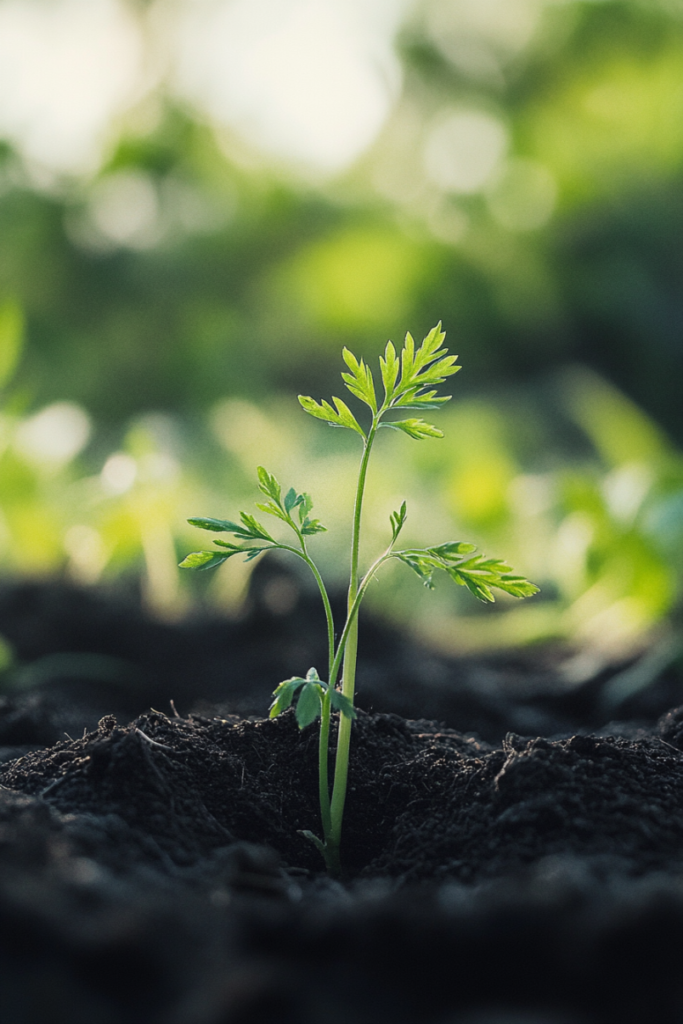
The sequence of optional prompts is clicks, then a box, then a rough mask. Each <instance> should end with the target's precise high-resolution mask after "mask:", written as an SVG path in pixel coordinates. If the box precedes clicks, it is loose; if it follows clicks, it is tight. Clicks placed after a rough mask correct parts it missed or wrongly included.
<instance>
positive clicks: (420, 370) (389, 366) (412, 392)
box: [299, 323, 460, 441]
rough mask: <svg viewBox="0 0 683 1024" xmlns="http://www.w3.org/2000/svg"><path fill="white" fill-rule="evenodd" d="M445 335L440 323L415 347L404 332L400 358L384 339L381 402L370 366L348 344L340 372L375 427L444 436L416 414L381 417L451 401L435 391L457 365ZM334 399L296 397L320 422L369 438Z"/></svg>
mask: <svg viewBox="0 0 683 1024" xmlns="http://www.w3.org/2000/svg"><path fill="white" fill-rule="evenodd" d="M445 337H446V335H445V334H444V332H443V331H442V330H441V324H440V323H439V324H437V326H436V327H434V328H433V329H432V330H431V331H430V332H429V334H428V335H427V337H426V338H425V339H424V341H423V342H422V344H421V345H420V347H419V348H418V349H416V348H415V342H414V341H413V338H412V335H411V334H410V333H408V334H406V337H405V342H404V347H403V351H402V352H401V355H400V357H399V356H398V355H397V353H396V349H395V348H394V345H393V344H392V342H390V341H389V342H387V346H386V348H385V350H384V355H383V356H380V359H379V363H380V373H381V378H382V386H383V390H384V397H383V400H382V402H381V404H378V398H377V392H376V389H375V380H374V378H373V375H372V371H371V370H370V367H369V366H368V365H367V364H366V363H365V362H364V360H363V359H357V358H356V356H355V355H354V354H353V352H350V351H349V349H348V348H345V349H344V350H343V352H342V356H343V359H344V362H345V363H346V366H347V368H348V369H347V371H345V372H343V373H342V380H343V381H344V385H345V387H346V388H347V390H348V391H349V392H350V393H351V394H352V395H353V396H354V397H355V398H358V399H360V401H361V402H363V403H364V404H365V405H367V406H368V408H369V409H370V411H371V412H372V417H373V426H382V427H391V428H392V430H401V431H403V433H404V434H407V435H408V436H409V437H412V438H415V440H418V441H419V440H422V439H423V438H426V437H443V431H441V430H439V429H438V428H437V427H435V426H433V424H431V423H427V422H426V421H425V420H423V419H421V418H419V417H409V418H408V419H399V420H383V417H384V416H385V415H386V413H388V412H391V411H393V410H401V411H403V410H416V411H420V412H421V411H424V410H430V409H438V408H439V407H440V406H442V405H444V404H445V403H446V402H448V401H450V398H451V396H450V395H441V396H439V395H437V393H436V390H435V388H436V387H437V386H438V385H439V384H442V383H443V382H444V381H445V380H446V378H447V377H450V376H451V375H452V374H454V373H457V372H458V370H459V369H460V366H458V365H456V361H457V358H458V357H457V356H452V355H448V350H447V349H446V348H443V347H442V345H443V341H444V338H445ZM332 401H333V403H334V407H333V406H332V405H330V403H329V402H327V401H325V400H323V401H322V402H317V401H316V400H315V399H314V398H311V397H309V396H307V395H299V402H300V403H301V406H302V408H303V409H304V410H305V411H306V412H307V413H309V414H310V415H311V416H315V417H316V419H320V420H324V421H325V422H326V423H328V424H329V425H330V426H333V427H346V428H347V429H349V430H354V431H355V432H356V433H357V434H360V435H361V437H363V438H365V439H367V436H368V434H367V432H366V431H365V430H364V429H363V427H362V426H361V425H360V423H359V422H358V420H357V419H356V417H355V416H354V414H353V413H352V412H351V410H350V409H349V407H348V406H347V405H346V403H345V402H343V401H342V400H341V399H340V398H334V397H333V398H332Z"/></svg>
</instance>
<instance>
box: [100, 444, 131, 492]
mask: <svg viewBox="0 0 683 1024" xmlns="http://www.w3.org/2000/svg"><path fill="white" fill-rule="evenodd" d="M137 474H138V467H137V463H136V461H135V459H134V458H133V456H132V455H126V453H125V452H114V454H113V455H110V456H109V458H108V459H107V461H106V462H105V464H104V466H103V467H102V472H101V473H100V482H101V484H102V488H103V490H105V491H106V492H107V493H108V494H125V492H126V491H129V490H130V488H131V487H132V486H133V484H134V483H135V478H136V476H137Z"/></svg>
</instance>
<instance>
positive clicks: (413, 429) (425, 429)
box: [380, 419, 443, 441]
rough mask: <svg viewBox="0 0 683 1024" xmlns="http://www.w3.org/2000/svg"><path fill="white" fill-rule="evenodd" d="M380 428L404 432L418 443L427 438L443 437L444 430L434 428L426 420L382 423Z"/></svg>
mask: <svg viewBox="0 0 683 1024" xmlns="http://www.w3.org/2000/svg"><path fill="white" fill-rule="evenodd" d="M380 426H382V427H391V428H392V430H402V431H403V433H404V434H408V436H409V437H414V438H415V440H416V441H423V440H424V439H425V437H443V430H439V428H438V427H433V426H432V424H431V423H425V421H424V420H418V419H409V420H394V421H393V422H392V423H389V422H384V423H381V424H380Z"/></svg>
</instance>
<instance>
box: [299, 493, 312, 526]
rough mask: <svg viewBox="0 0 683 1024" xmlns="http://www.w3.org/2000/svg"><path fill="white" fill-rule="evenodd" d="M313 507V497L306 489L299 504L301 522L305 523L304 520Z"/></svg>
mask: <svg viewBox="0 0 683 1024" xmlns="http://www.w3.org/2000/svg"><path fill="white" fill-rule="evenodd" d="M312 508H313V499H312V498H311V496H310V494H306V492H305V491H304V493H303V494H302V495H301V504H300V505H299V522H300V523H303V521H304V520H305V519H306V517H307V516H308V513H309V512H310V511H311V510H312Z"/></svg>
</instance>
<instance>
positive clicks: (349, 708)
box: [330, 689, 358, 718]
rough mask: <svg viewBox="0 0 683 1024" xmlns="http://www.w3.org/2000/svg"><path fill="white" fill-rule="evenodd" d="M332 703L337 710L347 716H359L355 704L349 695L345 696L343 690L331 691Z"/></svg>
mask: <svg viewBox="0 0 683 1024" xmlns="http://www.w3.org/2000/svg"><path fill="white" fill-rule="evenodd" d="M330 704H331V705H332V707H333V708H334V709H335V711H341V713H342V715H344V716H345V717H346V718H357V717H358V716H357V714H356V710H355V708H354V706H353V704H352V703H351V701H350V700H349V698H348V697H345V696H344V694H343V693H342V692H341V690H334V689H333V690H331V691H330Z"/></svg>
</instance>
